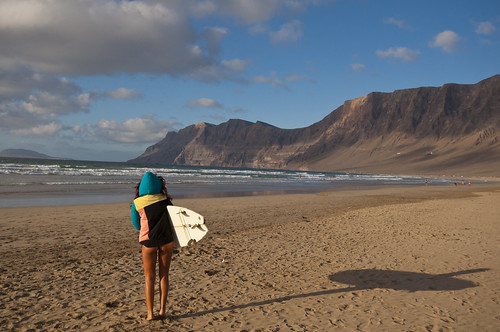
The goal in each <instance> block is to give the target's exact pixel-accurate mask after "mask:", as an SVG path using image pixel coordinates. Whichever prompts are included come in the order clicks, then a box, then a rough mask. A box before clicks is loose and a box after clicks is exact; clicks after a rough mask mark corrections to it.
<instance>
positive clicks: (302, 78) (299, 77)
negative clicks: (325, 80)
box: [285, 73, 314, 83]
mask: <svg viewBox="0 0 500 332" xmlns="http://www.w3.org/2000/svg"><path fill="white" fill-rule="evenodd" d="M285 81H287V82H298V81H306V82H309V83H314V80H313V79H311V78H310V77H309V76H307V75H300V74H297V73H294V74H291V75H288V76H287V77H285Z"/></svg>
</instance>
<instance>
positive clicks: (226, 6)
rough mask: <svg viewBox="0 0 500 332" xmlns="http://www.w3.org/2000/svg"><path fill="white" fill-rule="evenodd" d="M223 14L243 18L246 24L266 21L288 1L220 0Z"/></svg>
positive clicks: (218, 3) (220, 8)
mask: <svg viewBox="0 0 500 332" xmlns="http://www.w3.org/2000/svg"><path fill="white" fill-rule="evenodd" d="M216 3H217V5H218V6H219V7H218V9H219V11H220V13H222V14H223V15H228V16H231V17H234V18H236V19H238V20H242V21H243V22H244V23H246V24H253V23H258V22H264V21H267V20H269V19H270V18H271V17H273V16H274V15H275V14H276V13H278V12H279V11H280V10H281V9H282V7H283V4H284V3H286V1H282V0H252V1H248V0H218V1H216Z"/></svg>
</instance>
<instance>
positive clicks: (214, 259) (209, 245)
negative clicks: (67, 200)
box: [0, 185, 500, 331]
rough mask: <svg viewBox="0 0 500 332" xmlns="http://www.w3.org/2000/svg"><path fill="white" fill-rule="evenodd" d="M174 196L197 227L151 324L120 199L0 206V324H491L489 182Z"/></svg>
mask: <svg viewBox="0 0 500 332" xmlns="http://www.w3.org/2000/svg"><path fill="white" fill-rule="evenodd" d="M174 203H175V204H177V205H181V206H185V207H188V208H191V209H193V210H195V211H198V212H200V213H202V214H204V215H205V216H206V218H207V223H208V226H209V228H210V234H209V235H208V236H207V237H206V238H205V239H204V240H203V241H202V242H200V243H197V244H195V245H194V246H192V247H189V248H183V249H182V250H180V251H179V252H178V253H176V254H175V255H174V260H173V263H172V269H171V291H170V295H169V303H170V310H169V317H168V318H167V319H164V320H156V321H153V322H146V321H145V313H146V305H145V300H144V293H143V272H142V261H141V255H140V245H139V244H138V242H137V233H136V232H135V230H134V229H133V227H132V224H131V221H130V218H129V205H128V203H121V204H106V205H82V206H58V207H41V208H4V209H0V216H1V217H0V273H1V277H0V330H2V331H9V330H15V331H18V330H21V331H23V330H33V331H35V330H36V331H38V330H48V331H53V330H71V329H75V330H90V331H94V330H109V331H156V330H158V331H165V330H168V331H186V330H192V331H230V330H231V331H233V330H234V331H243V330H249V331H251V330H261V331H277V330H280V331H314V330H318V331H326V330H334V329H336V328H344V329H346V330H361V331H374V330H380V331H441V330H444V331H447V330H450V331H452V330H455V331H498V330H500V304H499V300H500V299H499V290H500V261H499V253H500V251H499V249H500V248H499V246H500V242H499V241H500V234H499V229H500V228H499V221H500V218H499V216H500V187H499V186H496V185H488V186H474V185H473V186H471V187H469V186H458V187H452V186H450V187H423V186H422V187H412V188H408V187H405V188H376V189H375V188H373V189H366V188H358V189H349V190H339V191H334V192H328V193H322V194H297V195H295V194H289V195H274V196H257V197H239V198H211V199H189V200H188V199H183V200H174Z"/></svg>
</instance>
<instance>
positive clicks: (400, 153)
mask: <svg viewBox="0 0 500 332" xmlns="http://www.w3.org/2000/svg"><path fill="white" fill-rule="evenodd" d="M499 131H500V75H497V76H494V77H491V78H489V79H486V80H484V81H481V82H479V83H477V84H474V85H458V84H446V85H444V86H442V87H438V88H434V87H422V88H416V89H406V90H397V91H395V92H392V93H380V92H373V93H370V94H368V95H367V96H364V97H360V98H357V99H354V100H349V101H346V102H345V103H344V105H342V106H340V107H339V108H337V109H336V110H335V111H333V112H331V113H330V114H329V115H327V116H326V117H325V118H324V119H323V120H321V121H319V122H317V123H314V124H312V125H311V126H309V127H306V128H299V129H280V128H277V127H274V126H271V125H268V124H265V123H262V122H257V123H251V122H247V121H243V120H229V121H227V122H225V123H222V124H220V125H217V126H215V125H212V124H207V123H199V124H196V125H191V126H188V127H186V128H184V129H182V130H179V131H178V132H169V133H168V134H167V135H166V137H165V138H164V139H163V140H161V141H160V142H158V143H156V144H155V145H153V146H151V147H149V148H148V149H147V150H146V151H145V152H144V153H143V154H142V155H141V156H139V157H138V158H136V159H134V160H131V162H135V163H148V164H151V163H152V164H165V165H172V164H173V165H200V166H225V167H252V168H290V169H314V170H330V171H358V172H384V173H388V172H390V173H429V172H431V173H434V174H437V173H443V174H444V173H450V172H453V171H455V170H456V171H468V170H470V171H471V172H473V174H477V175H483V174H484V175H486V174H488V175H500V143H499V142H498V141H499V139H498V135H499ZM495 172H496V174H495Z"/></svg>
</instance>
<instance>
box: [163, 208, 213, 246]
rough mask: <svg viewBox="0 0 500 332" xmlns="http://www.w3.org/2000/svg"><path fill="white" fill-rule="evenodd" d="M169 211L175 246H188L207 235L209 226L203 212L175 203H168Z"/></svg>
mask: <svg viewBox="0 0 500 332" xmlns="http://www.w3.org/2000/svg"><path fill="white" fill-rule="evenodd" d="M167 211H168V214H169V216H170V221H171V223H172V229H173V231H174V247H176V248H180V247H186V246H188V245H191V244H193V243H196V242H198V241H200V240H201V239H203V237H204V236H205V235H207V233H208V228H207V225H205V218H203V216H202V215H201V214H199V213H196V212H194V211H191V210H189V209H186V208H183V207H180V206H174V205H168V206H167Z"/></svg>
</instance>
